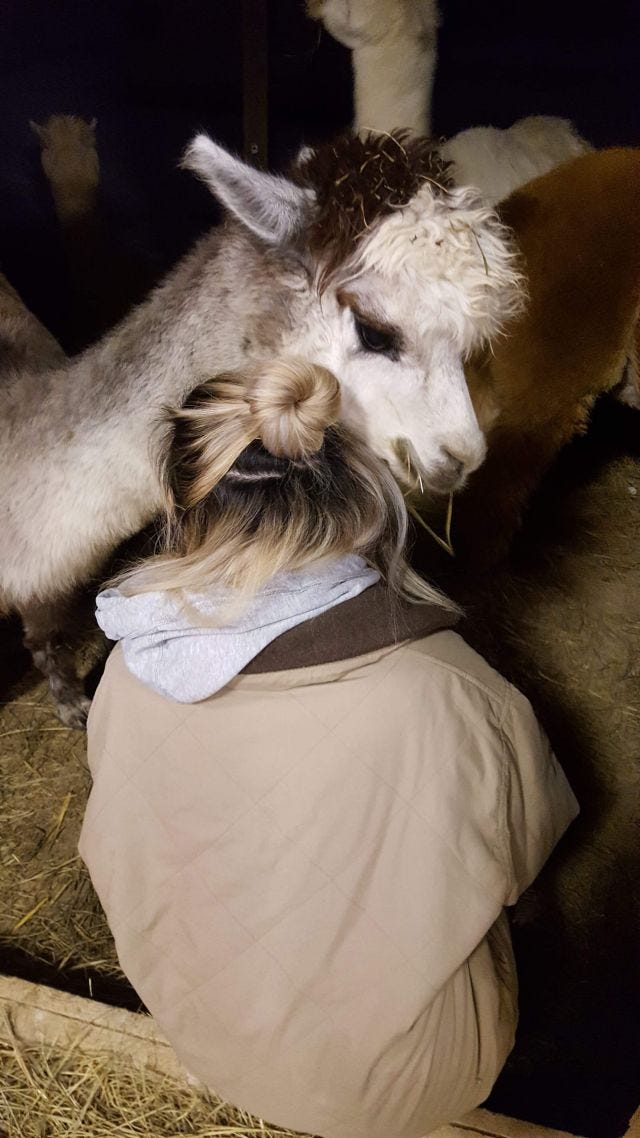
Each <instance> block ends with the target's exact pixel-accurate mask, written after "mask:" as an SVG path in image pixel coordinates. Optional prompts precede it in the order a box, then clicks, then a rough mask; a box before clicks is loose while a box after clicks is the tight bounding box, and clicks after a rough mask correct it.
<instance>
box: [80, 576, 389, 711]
mask: <svg viewBox="0 0 640 1138" xmlns="http://www.w3.org/2000/svg"><path fill="white" fill-rule="evenodd" d="M379 578H380V575H379V573H378V572H377V571H376V570H375V569H371V568H369V566H368V565H367V563H366V562H365V561H364V560H363V559H362V558H361V557H356V556H354V555H351V556H348V557H341V558H339V559H336V560H333V561H326V562H323V563H322V564H318V565H315V566H313V567H312V568H309V569H297V570H294V571H292V572H290V573H280V574H279V575H278V576H276V577H273V578H272V579H271V581H269V583H268V584H267V585H265V587H264V588H263V589H262V590H261V591H260V592H259V593H258V594H257V595H256V596H255V597H253V598H251V600H250V601H249V602H248V604H246V605H245V606H244V607H243V608H242V610H241V611H240V613H238V612H237V611H236V612H235V613H234V614H233V615H232V616H231V619H230V620H229V622H228V623H221V622H222V621H223V620H224V617H225V609H226V610H227V612H228V606H229V603H230V601H231V600H232V594H231V593H230V592H228V591H227V590H222V589H211V590H209V591H207V592H203V593H184V594H182V593H173V592H156V593H136V594H135V595H133V596H128V597H127V596H124V595H123V594H122V593H121V592H120V590H119V589H105V591H104V592H102V593H100V594H99V595H98V599H97V607H96V619H97V621H98V624H99V625H100V628H101V629H102V630H103V632H104V633H105V635H106V636H108V637H109V639H110V640H120V641H122V649H123V654H124V659H125V662H126V665H127V667H128V669H129V671H130V672H132V673H133V675H134V676H137V678H138V679H139V680H142V682H143V683H145V684H147V686H148V687H150V688H153V690H154V691H157V692H159V693H160V695H164V696H169V697H170V698H171V699H175V700H179V701H180V702H181V703H196V702H197V701H198V700H201V699H207V697H208V696H211V695H214V694H215V692H217V691H219V690H220V688H222V687H224V686H225V684H228V683H229V681H230V680H232V679H233V678H234V676H237V675H238V673H239V672H241V671H242V669H243V668H244V667H245V665H246V664H248V663H249V661H250V660H252V659H253V657H254V656H257V655H258V653H259V652H261V651H262V649H263V648H265V647H266V646H267V644H270V643H271V641H272V640H275V639H276V637H278V636H280V635H281V634H282V633H283V632H286V631H287V630H288V629H290V628H294V627H295V626H296V625H297V624H301V623H302V622H303V621H306V620H311V619H312V617H315V616H319V615H320V614H321V613H323V612H326V611H327V610H328V609H330V608H333V607H334V606H335V605H339V604H342V602H343V601H348V600H350V599H351V598H352V597H357V596H358V594H359V593H362V592H363V591H364V590H365V589H368V588H369V587H370V586H371V585H374V584H375V583H376V582H377V581H378V580H379ZM198 617H201V618H202V623H201V624H200V623H198ZM218 622H220V623H218Z"/></svg>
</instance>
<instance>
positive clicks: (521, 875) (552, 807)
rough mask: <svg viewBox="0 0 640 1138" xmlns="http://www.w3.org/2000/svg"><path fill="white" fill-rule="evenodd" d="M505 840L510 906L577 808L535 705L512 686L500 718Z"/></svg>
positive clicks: (526, 886)
mask: <svg viewBox="0 0 640 1138" xmlns="http://www.w3.org/2000/svg"><path fill="white" fill-rule="evenodd" d="M502 726H503V741H504V744H505V764H506V769H505V772H504V775H505V778H504V786H505V797H504V808H505V809H504V825H505V830H504V839H505V840H504V844H503V848H504V850H505V854H506V861H507V872H508V874H509V880H510V888H509V892H508V896H507V900H506V904H507V905H513V904H515V902H516V901H517V900H518V897H519V896H520V894H521V893H523V892H524V890H525V889H527V888H528V887H529V885H530V884H531V882H532V881H533V880H534V878H535V877H537V875H538V873H539V872H540V870H541V869H542V866H543V865H544V863H545V862H546V860H547V858H548V857H549V855H550V853H551V851H552V850H553V848H554V846H555V845H557V843H558V842H559V840H560V838H561V837H562V835H563V834H564V832H565V830H566V829H567V827H568V826H569V824H570V822H572V821H573V819H574V818H575V817H576V815H577V813H578V809H579V807H578V803H577V801H576V798H575V795H574V794H573V791H572V790H571V787H570V786H569V783H568V782H567V779H566V777H565V774H564V772H563V770H562V768H561V766H560V764H559V762H558V760H557V759H556V757H555V755H554V754H553V752H552V750H551V747H550V744H549V740H548V739H547V737H546V735H545V733H544V731H543V730H542V728H541V726H540V724H539V723H538V721H537V719H536V717H535V715H534V712H533V708H532V707H531V704H530V703H529V700H528V699H526V697H525V696H524V695H522V693H521V692H519V691H517V690H516V689H515V688H512V687H510V689H509V696H508V704H507V707H506V709H505V714H504V719H503V724H502Z"/></svg>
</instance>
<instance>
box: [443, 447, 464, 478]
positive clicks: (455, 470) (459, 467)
mask: <svg viewBox="0 0 640 1138" xmlns="http://www.w3.org/2000/svg"><path fill="white" fill-rule="evenodd" d="M442 452H443V454H444V456H445V458H446V460H447V474H450V475H451V477H452V478H455V479H456V480H457V479H458V478H462V475H463V474H464V472H465V469H466V466H467V462H466V461H465V459H463V458H460V456H459V455H457V454H454V452H453V451H451V450H449V448H448V447H443V448H442Z"/></svg>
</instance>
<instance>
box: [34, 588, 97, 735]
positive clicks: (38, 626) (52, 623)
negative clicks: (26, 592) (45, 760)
mask: <svg viewBox="0 0 640 1138" xmlns="http://www.w3.org/2000/svg"><path fill="white" fill-rule="evenodd" d="M70 613H71V605H70V604H69V602H68V601H67V602H52V603H49V604H47V603H41V602H37V603H34V604H31V605H29V606H28V607H25V608H24V609H22V611H21V614H20V615H21V616H22V622H23V624H24V643H25V647H27V648H28V649H29V651H30V652H31V655H32V657H33V662H34V664H35V666H36V668H38V669H39V670H40V671H41V672H42V673H43V674H44V675H45V676H46V677H47V679H48V680H49V687H50V689H51V695H52V696H53V700H54V703H55V705H56V709H57V712H58V716H59V717H60V719H61V720H62V722H63V723H66V724H67V726H69V727H84V725H85V723H86V720H87V714H88V711H89V707H90V705H91V701H90V700H89V699H88V698H87V696H86V695H85V691H84V684H83V682H82V680H81V679H80V677H79V675H78V673H77V670H76V666H75V661H74V658H73V652H72V648H71V642H72V641H73V629H72V627H71V623H70Z"/></svg>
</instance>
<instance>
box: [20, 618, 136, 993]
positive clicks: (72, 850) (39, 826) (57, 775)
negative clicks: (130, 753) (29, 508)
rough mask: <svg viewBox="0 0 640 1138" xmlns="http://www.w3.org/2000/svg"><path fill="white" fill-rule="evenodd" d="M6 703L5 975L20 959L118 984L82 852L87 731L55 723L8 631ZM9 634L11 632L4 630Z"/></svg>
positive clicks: (44, 690) (42, 685) (39, 683)
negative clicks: (12, 959)
mask: <svg viewBox="0 0 640 1138" xmlns="http://www.w3.org/2000/svg"><path fill="white" fill-rule="evenodd" d="M5 629H6V633H7V635H6V637H5V638H4V642H3V659H2V672H3V673H4V680H5V683H4V684H3V688H2V702H0V780H1V782H0V785H1V787H2V790H1V791H0V896H1V897H2V906H1V909H0V970H1V968H2V958H3V954H4V955H5V956H6V955H7V953H8V952H9V950H16V949H18V950H21V951H23V952H25V953H27V954H28V955H29V956H31V957H33V958H34V959H35V960H37V961H43V962H45V963H47V964H53V965H55V966H56V967H57V968H59V969H60V970H61V971H69V970H73V969H77V968H80V967H82V968H88V969H92V970H95V971H97V972H100V973H103V974H107V975H119V969H118V965H117V960H116V955H115V948H114V945H113V941H112V938H111V934H110V933H109V929H108V928H107V925H106V921H105V919H104V916H103V914H102V910H101V909H100V906H99V903H98V900H97V898H96V896H95V894H94V892H93V889H92V887H91V883H90V881H89V878H88V875H87V872H86V870H85V868H84V865H83V864H82V862H81V861H80V859H79V857H78V853H77V842H78V835H79V833H80V826H81V823H82V817H83V814H84V809H85V805H86V801H87V795H88V791H89V785H90V779H89V772H88V769H87V764H86V736H85V735H84V732H81V731H77V730H73V729H72V728H68V727H64V726H63V725H62V724H61V723H60V722H59V720H58V719H57V718H56V716H55V713H54V710H53V704H52V702H51V700H50V698H49V694H48V685H47V684H46V682H44V681H43V680H42V679H41V677H40V676H39V673H37V672H35V671H34V670H32V669H30V668H28V667H27V668H26V669H25V658H24V657H23V655H22V654H21V652H20V648H19V639H18V635H17V630H14V628H13V627H12V626H11V625H9V624H7V625H5ZM3 631H4V629H3Z"/></svg>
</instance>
